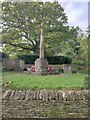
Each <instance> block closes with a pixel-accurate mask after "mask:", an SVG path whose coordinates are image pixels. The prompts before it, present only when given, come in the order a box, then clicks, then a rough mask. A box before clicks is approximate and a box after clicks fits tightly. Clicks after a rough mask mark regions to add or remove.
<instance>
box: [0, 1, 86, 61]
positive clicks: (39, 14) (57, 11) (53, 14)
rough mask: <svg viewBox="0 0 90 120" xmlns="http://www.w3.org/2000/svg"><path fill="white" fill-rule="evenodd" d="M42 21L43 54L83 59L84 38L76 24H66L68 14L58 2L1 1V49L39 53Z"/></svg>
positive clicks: (12, 52) (17, 53) (10, 51)
mask: <svg viewBox="0 0 90 120" xmlns="http://www.w3.org/2000/svg"><path fill="white" fill-rule="evenodd" d="M42 21H43V22H44V46H45V55H53V56H54V55H66V56H70V57H71V58H73V59H74V61H75V60H76V61H77V58H79V59H82V60H84V56H87V55H86V54H87V51H86V50H85V49H86V48H85V47H84V45H86V46H87V38H84V36H83V32H82V30H81V29H80V28H79V27H76V28H75V27H70V26H69V25H68V18H67V16H66V14H65V12H64V9H63V7H62V6H61V5H60V4H59V3H58V2H3V3H2V22H3V30H2V43H3V50H4V51H5V52H6V53H8V54H12V55H15V54H16V55H19V54H33V55H39V43H40V24H41V22H42ZM85 51H86V52H85ZM81 55H82V57H79V56H81Z"/></svg>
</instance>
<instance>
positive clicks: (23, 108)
mask: <svg viewBox="0 0 90 120" xmlns="http://www.w3.org/2000/svg"><path fill="white" fill-rule="evenodd" d="M89 99H90V91H88V90H82V91H73V90H71V91H64V90H63V91H61V90H53V91H52V90H36V91H31V90H19V91H18V90H16V91H15V90H6V91H4V92H3V94H2V117H3V118H9V119H10V118H12V119H13V118H21V119H23V118H81V119H83V118H88V116H89V112H88V110H89V109H90V108H89V107H90V106H89V105H88V101H89ZM87 120H88V119H87Z"/></svg>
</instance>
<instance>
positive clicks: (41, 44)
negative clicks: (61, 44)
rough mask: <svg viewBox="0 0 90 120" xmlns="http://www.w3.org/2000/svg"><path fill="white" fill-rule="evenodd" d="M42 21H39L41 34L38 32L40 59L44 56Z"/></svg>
mask: <svg viewBox="0 0 90 120" xmlns="http://www.w3.org/2000/svg"><path fill="white" fill-rule="evenodd" d="M43 24H44V23H43V22H41V34H40V56H39V57H40V59H41V58H44V25H43Z"/></svg>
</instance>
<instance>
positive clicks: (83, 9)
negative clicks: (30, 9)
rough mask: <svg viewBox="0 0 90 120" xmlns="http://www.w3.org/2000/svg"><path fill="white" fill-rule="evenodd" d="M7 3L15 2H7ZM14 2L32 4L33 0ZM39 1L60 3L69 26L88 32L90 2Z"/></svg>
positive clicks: (81, 0) (79, 0) (70, 0)
mask: <svg viewBox="0 0 90 120" xmlns="http://www.w3.org/2000/svg"><path fill="white" fill-rule="evenodd" d="M0 1H3V0H0ZM4 1H5V0H4ZM6 1H13V0H6ZM14 1H20V2H30V1H31V0H14ZM32 1H33V0H32ZM34 1H37V0H34ZM38 1H51V2H53V1H58V2H59V3H60V4H61V6H62V7H63V8H64V10H65V13H66V15H67V17H68V24H69V25H70V26H75V27H76V26H79V27H80V28H81V29H82V30H83V31H84V32H85V31H86V30H87V27H88V22H89V20H88V2H89V1H90V0H38Z"/></svg>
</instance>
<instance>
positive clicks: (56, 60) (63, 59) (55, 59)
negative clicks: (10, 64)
mask: <svg viewBox="0 0 90 120" xmlns="http://www.w3.org/2000/svg"><path fill="white" fill-rule="evenodd" d="M37 58H39V56H35V55H21V56H18V59H21V60H24V62H25V64H34V63H35V60H36V59H37ZM46 58H47V60H48V63H49V64H52V65H55V64H71V62H72V59H71V58H69V57H67V56H46Z"/></svg>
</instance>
